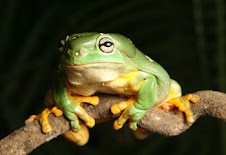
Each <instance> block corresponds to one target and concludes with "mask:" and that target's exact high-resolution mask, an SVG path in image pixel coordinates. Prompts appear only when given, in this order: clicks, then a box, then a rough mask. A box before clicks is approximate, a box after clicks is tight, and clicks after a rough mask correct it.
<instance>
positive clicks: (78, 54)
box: [75, 50, 85, 56]
mask: <svg viewBox="0 0 226 155" xmlns="http://www.w3.org/2000/svg"><path fill="white" fill-rule="evenodd" d="M83 53H85V51H84V50H80V51H78V52H76V53H75V56H80V55H82V54H83Z"/></svg>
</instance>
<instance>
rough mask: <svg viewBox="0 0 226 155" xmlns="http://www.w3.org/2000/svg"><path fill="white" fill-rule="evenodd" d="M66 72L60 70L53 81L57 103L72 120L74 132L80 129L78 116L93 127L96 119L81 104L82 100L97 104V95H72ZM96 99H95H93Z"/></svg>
mask: <svg viewBox="0 0 226 155" xmlns="http://www.w3.org/2000/svg"><path fill="white" fill-rule="evenodd" d="M63 75H64V73H63V71H62V70H59V71H58V72H57V73H56V76H55V79H54V81H53V98H54V101H55V103H56V105H57V106H58V107H59V108H60V109H61V110H63V112H64V115H65V116H66V117H67V118H68V119H69V120H70V124H71V128H72V130H73V131H74V132H78V131H79V130H80V125H79V120H78V117H79V118H81V119H82V120H84V122H85V123H86V125H87V126H89V127H93V126H94V125H95V120H94V119H93V118H92V117H90V116H89V115H88V114H87V113H86V112H85V110H84V109H83V108H82V107H81V106H80V103H81V102H88V103H90V104H93V105H96V104H97V103H98V99H97V98H95V97H82V96H78V95H74V96H71V92H70V88H69V87H68V86H67V83H66V80H65V79H64V76H63ZM93 99H94V100H93Z"/></svg>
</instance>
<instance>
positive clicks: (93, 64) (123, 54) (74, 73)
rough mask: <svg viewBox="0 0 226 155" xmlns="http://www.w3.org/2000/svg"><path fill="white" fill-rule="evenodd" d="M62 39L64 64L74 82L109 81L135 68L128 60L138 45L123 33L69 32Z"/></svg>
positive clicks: (70, 79)
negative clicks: (68, 34) (69, 34)
mask: <svg viewBox="0 0 226 155" xmlns="http://www.w3.org/2000/svg"><path fill="white" fill-rule="evenodd" d="M61 43H62V47H60V49H59V51H60V52H61V57H60V66H62V67H63V69H64V71H65V73H66V75H67V79H68V81H69V82H70V83H73V84H76V85H79V84H82V83H83V82H85V83H87V82H88V83H92V82H95V83H96V82H106V81H111V80H113V79H116V78H117V77H118V75H120V74H122V73H126V72H130V71H132V70H135V69H134V67H133V66H132V65H129V64H128V63H131V61H130V58H133V57H135V55H136V48H135V46H134V45H133V44H132V43H131V41H130V40H129V39H128V38H126V37H124V36H122V35H119V34H103V33H80V34H73V35H71V36H67V37H66V40H65V41H61ZM81 80H82V81H83V82H82V83H81Z"/></svg>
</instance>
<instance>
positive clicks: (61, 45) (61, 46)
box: [58, 40, 65, 53]
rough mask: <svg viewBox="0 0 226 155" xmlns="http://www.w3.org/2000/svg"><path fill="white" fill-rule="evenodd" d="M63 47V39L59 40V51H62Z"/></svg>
mask: <svg viewBox="0 0 226 155" xmlns="http://www.w3.org/2000/svg"><path fill="white" fill-rule="evenodd" d="M64 47H65V40H61V41H60V43H59V48H58V50H59V51H60V53H63V52H64Z"/></svg>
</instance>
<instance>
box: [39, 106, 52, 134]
mask: <svg viewBox="0 0 226 155" xmlns="http://www.w3.org/2000/svg"><path fill="white" fill-rule="evenodd" d="M50 113H51V111H50V110H49V109H48V108H45V109H44V110H43V111H42V114H41V117H40V124H41V126H42V131H43V132H44V133H49V132H50V131H51V130H52V128H51V126H50V124H49V120H48V116H49V114H50Z"/></svg>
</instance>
